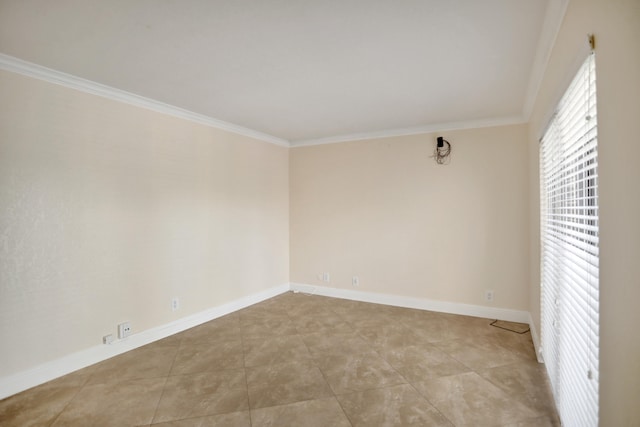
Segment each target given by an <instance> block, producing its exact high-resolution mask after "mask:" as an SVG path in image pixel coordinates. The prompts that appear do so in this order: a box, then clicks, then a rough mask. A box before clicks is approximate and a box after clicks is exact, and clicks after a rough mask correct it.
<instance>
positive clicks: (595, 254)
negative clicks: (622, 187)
mask: <svg viewBox="0 0 640 427" xmlns="http://www.w3.org/2000/svg"><path fill="white" fill-rule="evenodd" d="M540 207H541V212H540V219H541V230H540V232H541V281H542V283H541V289H542V295H541V300H542V355H543V358H544V361H545V364H546V368H547V372H548V374H549V379H550V381H551V387H552V389H553V394H554V398H555V401H556V405H557V407H558V412H559V414H560V418H561V420H562V423H563V425H565V426H580V427H586V426H597V425H598V329H599V327H598V322H599V320H598V311H599V280H598V276H599V274H598V271H599V251H598V247H599V246H598V137H597V114H596V76H595V54H594V53H593V52H592V53H591V54H590V55H589V56H588V58H587V60H586V61H585V62H584V64H583V65H582V67H581V68H580V70H579V71H578V74H577V75H576V77H575V78H574V80H573V82H572V83H571V85H570V86H569V89H567V92H566V93H565V94H564V96H563V97H562V99H561V100H560V103H559V104H558V107H557V108H556V111H555V114H554V116H553V117H552V119H551V122H550V124H549V127H548V128H547V130H546V131H545V134H544V136H543V137H542V139H541V144H540Z"/></svg>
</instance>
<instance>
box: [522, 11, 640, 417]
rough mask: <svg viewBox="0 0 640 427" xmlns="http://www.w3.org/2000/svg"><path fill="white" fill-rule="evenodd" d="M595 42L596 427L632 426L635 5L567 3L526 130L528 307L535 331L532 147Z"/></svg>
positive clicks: (636, 260)
mask: <svg viewBox="0 0 640 427" xmlns="http://www.w3.org/2000/svg"><path fill="white" fill-rule="evenodd" d="M587 33H593V34H595V37H596V76H597V96H598V144H599V201H600V425H601V426H603V427H604V426H637V425H640V405H638V398H639V396H640V334H638V325H640V310H639V309H638V301H640V166H639V159H640V140H639V137H638V135H640V101H639V100H640V46H639V44H640V1H638V0H626V1H623V0H610V1H602V0H600V1H596V0H588V1H587V0H582V1H577V0H574V1H571V2H570V3H569V7H568V10H567V14H566V16H565V20H564V22H563V25H562V28H561V31H560V33H559V35H558V38H557V41H556V44H555V47H554V50H553V54H552V56H551V60H550V63H549V66H548V68H547V72H546V74H545V78H544V81H543V84H542V87H541V91H540V94H539V97H538V101H537V103H536V106H535V109H534V114H533V116H532V120H531V123H530V153H531V156H530V168H531V171H532V175H531V184H530V189H531V201H532V203H531V205H532V207H531V216H532V227H531V231H532V233H531V234H532V238H531V242H532V245H534V246H532V247H533V248H534V249H535V250H533V251H532V259H531V265H532V267H533V268H532V269H531V271H532V276H531V296H532V298H531V306H530V310H531V312H532V313H533V314H534V317H535V321H536V322H537V323H538V325H539V318H540V316H539V292H540V288H539V276H538V275H537V274H536V271H537V269H536V267H537V266H538V265H539V250H538V247H537V245H536V243H537V241H538V235H537V222H538V205H537V191H538V190H537V189H538V177H537V174H535V171H537V160H538V157H537V153H538V152H537V139H538V137H539V136H540V133H541V129H542V127H543V126H544V122H545V120H546V117H547V115H548V112H549V110H550V109H551V108H553V106H554V105H555V102H556V101H557V99H558V98H559V96H561V95H562V92H563V91H564V89H565V88H566V85H567V84H568V79H570V77H571V75H572V74H573V72H575V66H576V65H577V64H576V61H575V60H576V56H577V53H578V52H579V51H580V50H581V49H582V45H583V44H584V42H585V38H586V35H587Z"/></svg>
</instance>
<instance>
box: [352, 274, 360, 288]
mask: <svg viewBox="0 0 640 427" xmlns="http://www.w3.org/2000/svg"><path fill="white" fill-rule="evenodd" d="M351 285H352V286H356V287H357V286H360V279H359V278H358V276H353V277H352V278H351Z"/></svg>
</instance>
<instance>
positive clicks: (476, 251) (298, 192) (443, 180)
mask: <svg viewBox="0 0 640 427" xmlns="http://www.w3.org/2000/svg"><path fill="white" fill-rule="evenodd" d="M526 130H527V128H526V126H525V125H517V126H504V127H495V128H485V129H474V130H465V131H455V132H444V135H445V137H446V138H447V139H448V140H449V141H450V142H451V143H452V144H453V153H452V160H451V163H450V164H449V165H437V164H436V163H435V161H434V160H433V159H431V158H430V157H429V156H430V155H431V154H432V151H433V149H434V146H435V139H436V135H434V134H430V135H413V136H404V137H396V138H386V139H375V140H367V141H354V142H346V143H341V144H330V145H321V146H310V147H299V148H294V149H292V150H291V159H290V168H291V175H290V182H291V184H290V186H291V196H290V197H291V220H290V221H291V281H292V282H298V283H306V284H318V285H325V286H332V287H337V288H348V289H353V288H352V286H351V278H352V276H359V279H360V286H359V287H358V289H359V290H362V291H367V292H378V293H386V294H393V295H402V296H409V297H417V298H426V299H433V300H440V301H449V302H456V303H467V304H477V305H485V304H487V303H486V302H485V301H484V291H485V290H486V289H491V290H494V291H495V301H494V302H493V303H492V304H491V305H492V306H494V307H502V308H509V309H515V310H525V309H526V308H527V306H528V289H527V279H528V264H527V259H528V234H527V232H528V228H527V224H528V210H527V207H528V203H527V200H528V199H527V182H528V181H527V144H526V142H527V134H526ZM320 272H329V273H331V282H330V283H324V282H321V281H319V280H318V277H317V274H318V273H320ZM487 305H489V304H487Z"/></svg>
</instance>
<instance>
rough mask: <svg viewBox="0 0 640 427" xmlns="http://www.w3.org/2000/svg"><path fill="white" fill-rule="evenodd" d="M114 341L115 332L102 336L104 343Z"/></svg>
mask: <svg viewBox="0 0 640 427" xmlns="http://www.w3.org/2000/svg"><path fill="white" fill-rule="evenodd" d="M112 342H113V334H109V335H105V336H103V337H102V343H103V344H111V343H112Z"/></svg>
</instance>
